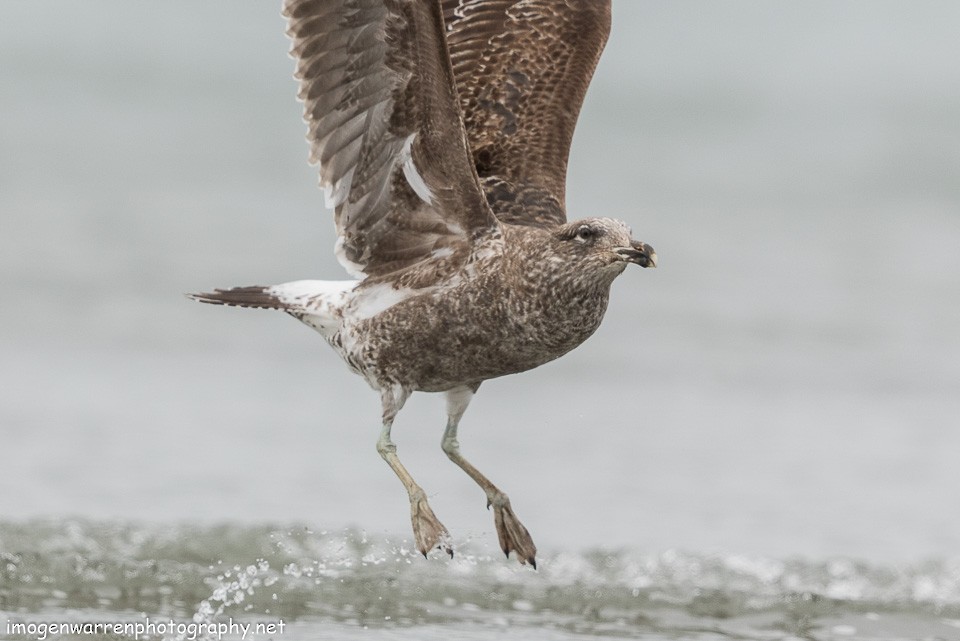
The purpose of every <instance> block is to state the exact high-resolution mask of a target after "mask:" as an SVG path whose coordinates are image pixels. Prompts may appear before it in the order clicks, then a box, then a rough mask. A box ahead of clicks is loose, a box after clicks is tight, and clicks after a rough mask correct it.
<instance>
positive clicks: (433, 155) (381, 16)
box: [283, 0, 498, 277]
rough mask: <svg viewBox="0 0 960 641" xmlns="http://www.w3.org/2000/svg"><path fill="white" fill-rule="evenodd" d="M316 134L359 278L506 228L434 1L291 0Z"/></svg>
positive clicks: (289, 14) (450, 254)
mask: <svg viewBox="0 0 960 641" xmlns="http://www.w3.org/2000/svg"><path fill="white" fill-rule="evenodd" d="M283 14H284V16H286V18H287V19H288V29H287V33H288V34H289V35H290V37H291V38H292V40H293V46H292V49H291V55H292V56H293V57H294V58H295V59H296V60H297V69H296V74H295V75H296V78H297V79H299V81H300V93H299V97H300V99H301V100H303V103H304V119H305V120H306V122H307V124H308V126H309V132H308V134H307V139H308V140H309V141H310V161H311V162H312V163H317V164H319V165H320V183H321V185H322V186H323V188H324V190H325V192H326V196H327V205H328V206H329V207H332V208H334V210H335V218H336V225H337V232H338V234H339V240H338V244H337V256H338V258H339V259H340V262H341V263H343V264H344V266H345V267H346V268H347V270H348V271H350V272H351V273H353V274H354V275H356V276H360V277H362V276H383V275H386V274H391V273H393V272H396V271H398V270H402V269H404V268H406V267H409V266H411V265H414V264H416V263H419V262H421V261H424V260H437V261H456V260H462V259H463V258H464V257H465V256H466V255H467V254H468V253H469V248H470V242H471V239H472V238H476V237H478V235H480V234H479V233H478V232H481V231H482V230H484V229H492V228H494V227H496V226H497V225H498V223H497V220H496V218H494V216H493V215H492V213H491V212H490V209H489V206H488V204H487V202H486V199H485V198H484V196H483V192H482V190H481V188H480V186H479V183H478V181H477V176H476V172H475V170H474V166H473V161H472V159H471V158H470V154H469V151H468V149H467V142H466V136H465V134H464V129H463V121H462V118H461V115H460V110H459V107H458V104H457V96H456V90H455V88H454V80H453V75H452V70H451V68H450V62H449V54H448V53H447V47H446V43H445V41H444V35H443V18H442V15H441V10H440V5H439V2H438V1H437V0H429V1H427V0H285V1H284V5H283Z"/></svg>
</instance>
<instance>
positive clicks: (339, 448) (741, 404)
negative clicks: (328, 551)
mask: <svg viewBox="0 0 960 641" xmlns="http://www.w3.org/2000/svg"><path fill="white" fill-rule="evenodd" d="M278 4H279V3H277V2H243V3H236V2H226V1H224V0H216V1H214V0H207V1H204V2H184V1H179V0H178V1H171V2H164V3H140V2H121V1H119V0H99V1H97V2H86V3H78V2H67V1H66V0H63V1H47V0H29V1H27V0H4V2H3V3H0V277H2V284H3V289H4V295H3V302H2V304H0V520H3V521H5V522H8V523H36V522H35V521H32V520H30V519H34V518H36V517H46V518H48V519H49V518H52V519H54V522H56V521H57V520H58V519H62V518H65V517H68V516H70V517H79V518H82V519H91V520H93V521H94V522H100V521H104V522H111V521H121V522H143V523H161V524H162V523H174V522H180V523H194V524H198V525H197V527H200V526H202V525H203V524H208V525H209V524H214V523H218V522H224V521H229V522H236V523H239V524H241V525H238V526H237V527H238V528H241V530H242V528H243V527H246V526H244V525H242V524H248V526H252V524H259V523H288V522H305V523H309V524H313V525H315V526H316V527H317V528H324V529H327V530H331V531H333V530H337V529H338V528H343V527H345V526H349V525H353V526H356V527H358V528H361V529H362V530H363V531H364V532H366V533H367V535H370V536H375V537H381V538H382V537H400V538H403V537H409V533H408V531H407V530H408V527H409V525H408V518H409V517H408V506H407V501H406V497H405V495H404V493H403V490H402V487H401V486H400V484H399V483H398V482H397V480H396V478H395V477H394V476H393V474H392V473H391V472H390V470H389V469H388V468H387V466H385V465H384V464H383V463H382V461H381V460H380V458H379V456H377V454H376V451H375V449H374V442H375V439H376V436H377V432H378V422H379V403H378V399H377V396H376V394H374V393H373V392H372V391H371V390H369V389H368V388H367V387H366V385H365V383H363V381H362V380H360V379H359V378H357V377H355V376H352V375H350V374H349V373H348V371H347V370H346V368H345V367H344V366H343V364H342V363H340V362H339V361H338V359H337V358H336V356H335V355H334V354H333V353H332V352H330V351H329V349H328V348H327V346H326V345H325V344H324V343H323V341H322V340H320V339H319V337H317V336H314V335H312V334H311V333H310V332H309V331H308V330H307V329H306V328H303V327H300V326H298V325H297V324H296V323H295V322H294V321H292V320H290V319H288V318H286V317H284V316H282V315H279V314H269V313H259V312H255V311H246V310H226V309H221V308H212V307H205V306H203V307H202V306H199V305H196V304H193V303H191V302H189V301H187V300H186V299H185V298H183V296H182V293H184V292H188V291H196V290H198V289H205V288H209V287H213V286H231V285H245V284H255V283H258V284H269V283H275V282H282V281H286V280H295V279H300V278H329V279H340V278H342V277H343V276H344V274H343V271H342V269H341V268H340V266H339V265H338V264H337V263H336V262H335V260H334V259H333V256H332V247H333V243H334V231H333V225H332V217H331V215H330V214H329V212H325V211H324V210H323V208H322V195H321V194H320V192H319V191H318V190H317V188H316V174H315V171H314V169H312V168H310V167H308V166H307V165H306V163H305V158H306V144H305V142H304V141H303V135H304V131H305V128H304V125H303V124H302V122H301V120H300V105H299V104H298V103H297V102H296V101H295V99H294V94H295V84H294V82H293V80H292V79H291V73H292V62H291V61H290V60H289V59H288V58H287V56H286V51H287V48H288V44H287V42H286V40H285V37H284V35H283V23H282V21H281V19H280V17H279V15H278ZM958 29H960V5H958V4H956V3H953V2H948V1H943V2H936V1H931V0H914V1H911V2H893V1H870V2H867V1H865V0H864V1H840V2H834V1H829V2H828V1H819V0H817V1H808V2H803V3H786V2H760V1H741V2H729V3H713V2H706V1H692V0H671V1H670V2H666V1H657V2H648V1H643V2H641V1H637V0H618V1H616V2H615V14H614V30H613V34H612V37H611V40H610V44H609V46H608V48H607V51H606V53H605V55H604V58H603V60H602V62H601V65H600V68H599V70H598V72H597V76H596V79H595V81H594V83H593V85H592V88H591V91H590V94H589V96H588V98H587V103H586V105H585V107H584V111H583V114H582V117H581V121H580V125H579V127H578V130H577V137H576V140H575V143H574V149H573V155H572V158H571V164H570V180H569V185H568V204H569V210H570V213H571V216H572V217H581V216H590V215H610V216H615V217H619V218H622V219H624V220H626V221H628V223H629V224H631V225H632V227H633V229H634V232H635V235H636V236H637V237H638V238H641V239H643V240H645V241H647V242H649V243H650V244H652V245H653V246H654V247H656V248H657V251H658V254H659V255H660V258H661V266H660V268H659V269H658V270H656V271H651V270H646V271H642V270H632V271H629V272H627V273H626V274H625V275H624V276H622V277H621V278H620V279H619V280H618V282H617V283H616V284H615V285H614V291H613V297H612V302H611V305H610V309H609V311H608V314H607V318H606V320H605V322H604V325H603V326H602V327H601V329H600V330H599V331H598V333H597V334H596V336H595V337H593V338H592V339H591V340H590V341H588V342H587V343H586V344H585V345H584V346H582V347H581V348H580V349H578V350H576V351H575V352H573V353H572V354H570V355H568V356H566V357H564V358H563V359H561V360H559V361H557V362H555V363H552V364H549V365H547V366H544V367H541V368H539V369H538V370H536V371H534V372H530V373H526V374H522V375H519V376H514V377H510V378H507V379H501V380H495V381H489V382H487V383H485V384H484V386H483V388H482V389H481V392H480V394H478V396H477V397H476V399H475V400H474V402H473V404H472V406H471V408H470V410H469V412H468V413H467V415H466V417H465V419H464V422H463V424H462V428H461V442H462V445H463V448H464V452H465V453H466V455H467V456H468V457H469V458H470V459H471V460H472V461H473V462H474V463H475V464H477V465H478V467H480V469H482V470H484V471H485V472H486V473H487V474H488V475H489V476H490V477H491V478H492V479H494V480H495V481H496V482H497V483H498V484H499V485H500V486H501V487H503V488H504V489H505V490H506V491H507V492H509V493H510V495H511V497H512V499H513V504H514V507H515V509H516V511H517V513H518V515H519V516H520V518H521V519H522V520H523V521H524V523H525V524H526V525H527V526H528V528H529V529H530V531H531V532H532V534H533V536H534V538H535V540H536V541H537V543H538V545H539V547H540V548H541V551H542V552H543V553H544V554H545V555H546V556H547V558H549V556H550V555H551V554H553V553H558V552H559V551H564V550H566V551H573V552H576V551H578V550H586V549H590V548H595V547H597V546H603V547H606V548H609V549H618V548H623V549H630V550H637V551H639V552H643V553H649V554H654V555H656V554H660V553H665V552H668V551H671V550H681V551H689V552H691V553H694V554H698V555H708V557H709V555H713V554H718V555H724V554H743V555H747V556H748V557H750V558H756V557H768V558H779V559H783V558H792V557H802V558H808V559H812V560H814V561H819V560H824V559H829V558H845V559H866V560H868V561H869V562H871V563H877V564H880V565H883V564H901V563H916V562H921V561H922V560H923V559H926V558H940V559H944V558H951V557H956V555H957V553H958V552H957V550H958V546H960V510H958V508H957V506H958V505H960V429H958V427H960V250H958V248H960V41H958V39H957V37H956V34H957V33H958ZM442 425H443V404H442V399H441V398H440V397H436V396H430V395H419V396H415V397H414V398H413V399H412V400H411V401H410V403H409V404H408V406H407V408H406V409H405V410H404V412H403V413H402V414H401V415H400V418H399V419H398V422H397V424H396V426H395V429H394V436H395V440H396V441H397V443H398V446H399V453H400V455H401V457H402V459H403V460H404V461H405V463H406V464H407V466H408V468H409V469H410V470H411V472H412V473H413V474H414V476H415V477H416V478H417V479H418V481H419V482H420V483H421V485H423V487H424V488H426V490H427V492H428V494H429V495H430V497H431V502H432V504H433V506H434V509H435V510H436V512H437V514H438V516H439V517H440V518H441V520H443V521H444V523H445V524H446V525H447V526H448V527H449V528H450V530H451V532H452V533H453V536H454V542H455V544H457V545H464V544H466V545H467V546H468V547H469V546H470V545H474V546H480V547H481V549H482V550H486V551H487V552H489V553H490V554H491V555H492V556H493V557H494V558H495V557H496V553H497V547H496V535H495V532H494V531H493V524H492V518H491V516H490V514H489V513H488V512H487V511H486V510H484V499H483V495H482V493H481V492H480V491H479V490H478V489H477V488H476V487H475V486H474V485H473V483H472V482H471V481H470V480H469V479H468V478H467V477H466V476H465V475H464V474H463V473H462V472H461V471H460V470H458V469H457V468H456V467H454V466H453V465H451V464H449V462H447V461H446V459H445V457H444V456H443V454H442V452H441V451H440V449H439V438H440V434H441V431H442ZM9 527H14V526H12V525H10V526H9ZM16 527H17V528H19V527H21V526H16ZM45 527H46V526H45ZM158 527H160V526H158ZM37 528H38V529H37V533H38V536H40V534H39V532H40V531H41V530H42V528H40V526H37ZM17 531H20V530H17ZM29 531H30V528H29V527H28V531H27V534H23V533H22V532H21V534H20V535H18V536H20V537H21V538H20V539H18V540H29V539H30V536H29ZM43 531H46V530H43ZM148 531H149V528H148ZM8 534H9V533H8ZM51 536H52V535H51ZM8 540H9V539H8ZM0 551H2V550H0ZM639 552H638V553H639ZM496 563H500V561H496ZM948 575H949V573H948ZM949 576H952V577H953V578H952V579H950V580H952V581H956V580H957V579H956V576H955V575H949ZM948 583H949V581H948ZM544 638H547V637H544Z"/></svg>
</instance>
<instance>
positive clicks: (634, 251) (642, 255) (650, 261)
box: [617, 242, 657, 267]
mask: <svg viewBox="0 0 960 641" xmlns="http://www.w3.org/2000/svg"><path fill="white" fill-rule="evenodd" d="M617 254H618V255H619V256H620V257H621V258H622V259H623V260H625V261H626V262H628V263H633V264H635V265H640V266H641V267H656V266H657V252H655V251H654V250H653V247H651V246H650V245H647V244H646V243H640V242H634V243H633V245H632V246H630V247H622V248H620V249H618V250H617Z"/></svg>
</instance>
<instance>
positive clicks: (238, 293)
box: [187, 285, 289, 310]
mask: <svg viewBox="0 0 960 641" xmlns="http://www.w3.org/2000/svg"><path fill="white" fill-rule="evenodd" d="M187 297H188V298H192V299H193V300H196V301H200V302H201V303H210V304H212V305H230V306H231V307H254V308H258V309H284V310H285V309H289V305H287V304H286V303H284V302H282V301H280V299H278V298H276V297H275V296H274V295H273V294H271V293H270V288H269V287H261V286H259V285H255V286H253V287H234V288H233V289H215V290H213V292H211V293H202V294H187Z"/></svg>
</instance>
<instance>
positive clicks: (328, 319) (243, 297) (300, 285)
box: [187, 280, 357, 338]
mask: <svg viewBox="0 0 960 641" xmlns="http://www.w3.org/2000/svg"><path fill="white" fill-rule="evenodd" d="M356 286H357V281H355V280H339V281H332V280H298V281H294V282H292V283H283V284H282V285H271V286H269V287H262V286H260V285H255V286H253V287H234V288H233V289H215V290H213V291H212V292H205V293H201V294H187V296H188V297H189V298H192V299H193V300H196V301H200V302H201V303H211V304H213V305H229V306H231V307H253V308H256V309H279V310H281V311H284V312H287V313H288V314H290V315H291V316H293V317H294V318H297V319H299V320H301V321H303V322H304V323H306V324H307V325H309V326H310V327H313V328H314V329H316V330H317V331H318V332H320V333H321V334H323V335H324V336H326V337H328V338H329V337H330V336H331V335H332V334H333V333H334V332H336V331H337V330H338V329H339V327H340V323H341V321H342V320H343V306H344V305H345V304H346V303H347V301H348V300H349V298H350V294H351V292H352V291H353V288H354V287H356Z"/></svg>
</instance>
